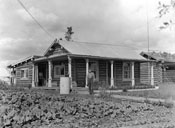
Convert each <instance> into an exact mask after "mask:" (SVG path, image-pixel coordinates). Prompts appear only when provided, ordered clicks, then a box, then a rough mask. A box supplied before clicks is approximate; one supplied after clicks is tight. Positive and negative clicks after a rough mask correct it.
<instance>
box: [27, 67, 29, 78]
mask: <svg viewBox="0 0 175 128" xmlns="http://www.w3.org/2000/svg"><path fill="white" fill-rule="evenodd" d="M28 76H29V71H28V69H26V78H28Z"/></svg>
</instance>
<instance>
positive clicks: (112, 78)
mask: <svg viewBox="0 0 175 128" xmlns="http://www.w3.org/2000/svg"><path fill="white" fill-rule="evenodd" d="M113 86H114V61H113V60H111V87H113Z"/></svg>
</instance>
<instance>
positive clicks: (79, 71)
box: [32, 55, 154, 89]
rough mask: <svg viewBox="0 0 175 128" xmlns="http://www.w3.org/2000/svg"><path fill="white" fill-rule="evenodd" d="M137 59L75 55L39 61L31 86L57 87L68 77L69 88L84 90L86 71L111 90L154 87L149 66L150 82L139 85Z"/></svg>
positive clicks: (152, 72) (36, 64) (34, 66)
mask: <svg viewBox="0 0 175 128" xmlns="http://www.w3.org/2000/svg"><path fill="white" fill-rule="evenodd" d="M141 63H143V62H142V61H139V60H117V59H109V58H92V57H91V58H90V57H87V56H86V57H77V56H69V55H65V56H64V55H63V56H60V57H58V56H56V57H53V58H39V59H37V60H36V61H35V63H34V65H33V75H32V87H45V88H59V85H60V77H62V76H66V77H69V78H70V81H71V82H70V83H71V84H70V86H71V88H72V87H73V86H77V87H87V84H88V80H87V75H88V71H89V69H91V70H92V71H93V72H94V74H95V78H96V81H97V82H99V83H103V84H105V86H108V87H112V88H118V89H119V88H120V89H122V88H135V87H138V86H142V85H145V86H147V85H151V86H154V75H153V74H154V69H153V62H150V63H151V68H150V75H149V76H148V77H149V79H150V83H148V84H145V83H142V81H141V80H140V79H141V77H142V76H141V73H140V72H141V67H140V66H141Z"/></svg>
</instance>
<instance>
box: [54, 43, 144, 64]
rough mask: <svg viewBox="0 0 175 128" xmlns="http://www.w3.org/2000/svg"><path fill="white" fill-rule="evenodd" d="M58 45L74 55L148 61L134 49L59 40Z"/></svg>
mask: <svg viewBox="0 0 175 128" xmlns="http://www.w3.org/2000/svg"><path fill="white" fill-rule="evenodd" d="M57 43H59V44H60V45H61V46H62V47H64V48H65V49H66V50H67V51H68V52H69V53H70V54H72V55H80V56H92V57H104V58H114V59H126V60H128V59H129V60H144V61H145V60H146V59H145V58H144V57H142V56H140V55H139V53H137V52H136V50H135V49H134V48H132V47H127V46H122V45H115V44H101V43H89V42H75V41H63V40H59V41H57Z"/></svg>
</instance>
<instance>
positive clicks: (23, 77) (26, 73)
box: [20, 68, 29, 80]
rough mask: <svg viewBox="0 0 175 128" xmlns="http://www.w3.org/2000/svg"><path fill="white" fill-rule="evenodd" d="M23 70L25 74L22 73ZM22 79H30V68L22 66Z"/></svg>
mask: <svg viewBox="0 0 175 128" xmlns="http://www.w3.org/2000/svg"><path fill="white" fill-rule="evenodd" d="M22 71H24V75H23V76H21V75H22ZM20 79H21V80H28V79H29V68H21V69H20Z"/></svg>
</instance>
